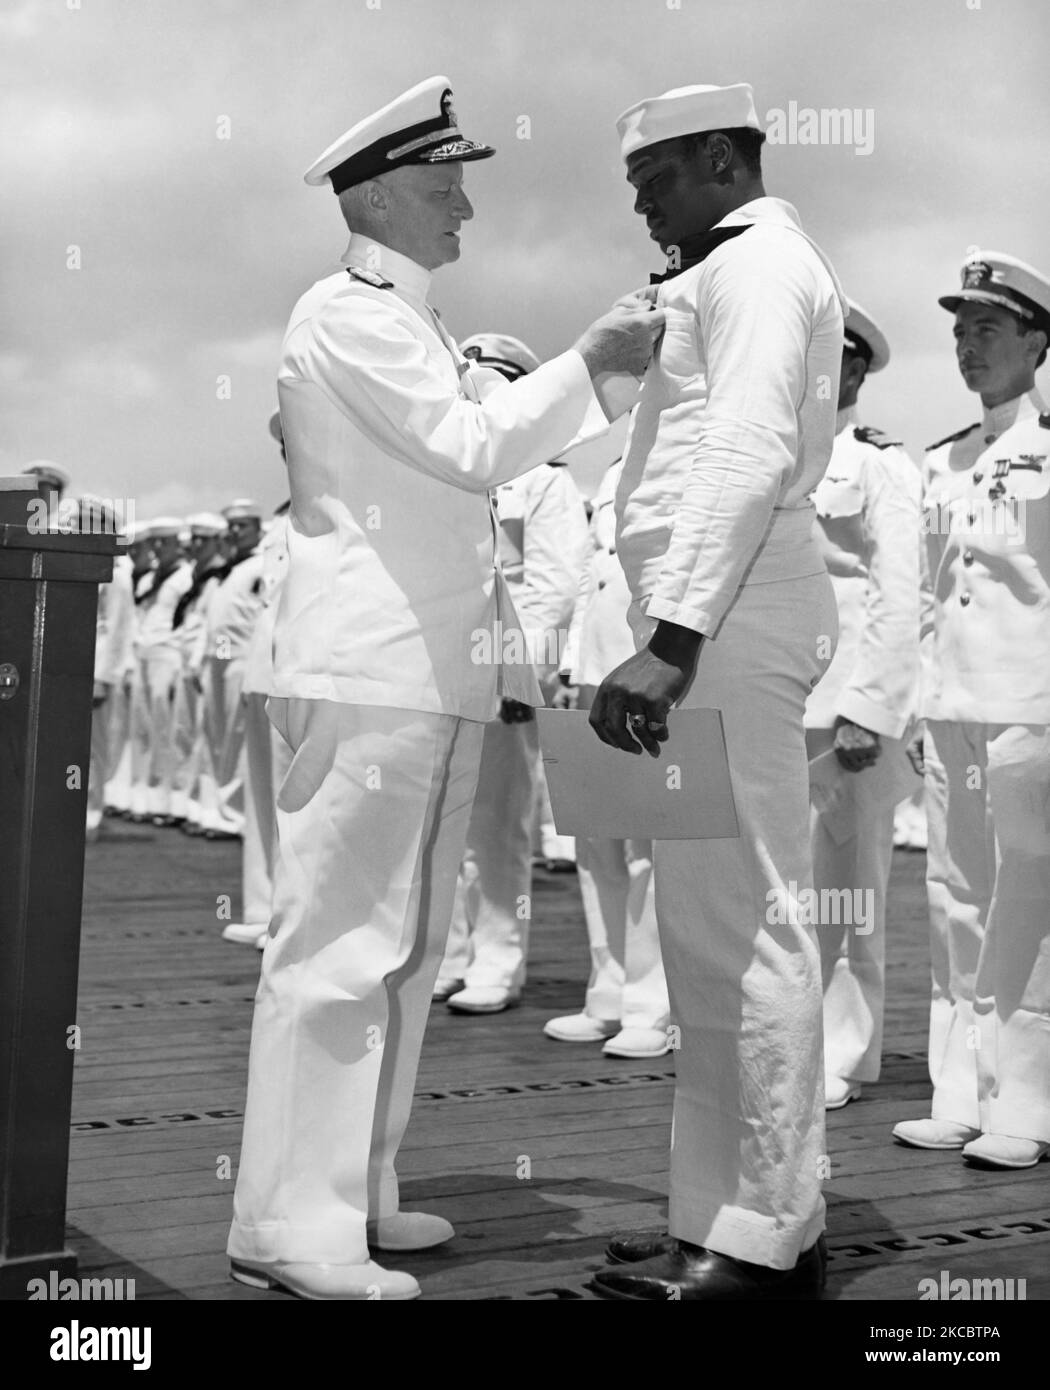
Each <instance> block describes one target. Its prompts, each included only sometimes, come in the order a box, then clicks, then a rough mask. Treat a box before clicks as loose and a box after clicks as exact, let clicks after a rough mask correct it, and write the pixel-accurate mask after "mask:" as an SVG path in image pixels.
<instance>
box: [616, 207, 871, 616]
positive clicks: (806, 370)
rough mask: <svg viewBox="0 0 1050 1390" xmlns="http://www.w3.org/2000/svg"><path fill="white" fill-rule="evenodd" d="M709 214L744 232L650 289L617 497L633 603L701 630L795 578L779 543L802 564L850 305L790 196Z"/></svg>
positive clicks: (830, 435)
mask: <svg viewBox="0 0 1050 1390" xmlns="http://www.w3.org/2000/svg"><path fill="white" fill-rule="evenodd" d="M718 225H719V226H720V227H729V226H736V225H745V226H746V227H747V230H746V231H744V232H743V233H741V234H740V235H737V236H734V237H733V238H732V239H731V240H728V241H725V242H723V243H722V244H721V245H720V246H718V247H717V248H716V249H715V250H714V251H712V252H711V253H710V254H709V255H708V256H707V258H706V259H705V260H703V261H701V262H700V264H699V265H696V266H693V267H692V268H691V269H689V270H686V271H684V272H683V273H682V274H680V275H677V276H675V277H674V278H673V279H671V280H668V281H665V282H664V283H663V284H662V285H661V286H660V290H659V295H658V298H657V304H658V306H659V307H661V308H663V309H664V311H665V314H666V328H665V332H664V336H663V340H662V342H661V343H660V346H659V349H658V352H657V354H656V357H655V358H654V359H653V362H652V363H651V364H650V367H649V371H648V373H647V374H646V378H645V381H644V384H643V387H642V394H641V397H640V400H639V403H638V407H637V410H636V411H635V415H634V419H633V421H632V427H631V432H630V436H629V438H628V441H627V447H626V453H625V460H624V470H623V476H622V478H621V480H620V487H619V492H618V494H617V500H616V507H617V515H618V518H619V527H618V539H617V551H618V553H619V557H620V561H621V563H622V564H623V567H624V571H625V573H626V575H627V579H628V583H629V585H630V588H631V593H632V595H633V597H634V599H635V601H636V602H640V603H642V604H643V605H644V607H645V611H646V613H647V614H648V616H649V618H650V619H665V620H667V621H669V622H672V623H677V624H679V625H680V626H682V627H688V628H692V629H693V630H694V631H696V632H701V633H703V634H704V635H705V636H707V637H712V636H714V635H715V634H716V633H717V630H718V627H719V625H720V623H721V622H722V619H723V617H724V616H725V614H726V612H727V610H728V609H729V607H730V605H731V604H732V602H733V598H734V596H735V595H736V593H737V591H738V589H739V588H740V586H741V584H743V583H745V582H756V581H758V580H760V579H761V578H763V577H770V575H771V574H775V576H776V577H778V578H783V579H786V578H791V577H792V574H791V572H790V559H786V558H785V554H786V555H787V556H790V555H791V554H793V553H797V554H798V556H799V561H800V563H803V564H804V566H806V573H808V572H809V567H811V564H812V554H811V551H810V549H809V547H808V546H807V545H806V541H807V539H808V537H809V536H810V534H811V531H812V520H813V516H814V513H813V507H812V504H811V503H810V502H809V501H808V500H807V496H808V494H809V493H810V492H812V490H813V488H814V487H815V486H816V484H817V483H818V482H819V480H820V478H821V476H822V475H823V473H824V470H825V468H826V467H827V463H828V459H829V458H830V456H831V446H832V441H833V439H834V435H835V416H836V402H837V399H838V380H839V371H840V368H841V364H842V325H843V317H842V315H843V304H844V302H845V301H844V297H843V295H842V291H841V289H840V287H839V285H838V281H837V280H836V278H835V274H834V271H833V270H832V269H831V267H830V265H829V264H828V262H827V260H826V259H825V258H824V256H823V253H822V252H820V251H819V249H818V248H817V247H815V246H814V244H813V243H812V242H811V241H810V240H809V238H808V237H806V235H805V234H804V233H803V232H802V229H801V227H800V225H799V221H798V214H797V213H796V212H795V209H794V208H793V207H791V205H790V204H789V203H785V202H782V201H781V200H780V199H779V198H756V199H754V200H753V201H752V202H750V203H747V204H745V205H744V206H743V207H741V208H738V209H737V210H736V211H735V212H733V213H730V214H729V215H728V216H727V217H725V218H723V220H722V222H720V223H719V224H718ZM771 527H772V528H773V530H772V531H771ZM760 551H762V552H763V554H764V556H765V557H766V562H767V563H766V564H765V565H764V564H763V558H762V556H759V552H760ZM756 557H758V561H757V564H756ZM774 560H775V561H776V567H775V568H774V569H772V570H770V572H769V574H767V568H768V564H769V562H771V561H774Z"/></svg>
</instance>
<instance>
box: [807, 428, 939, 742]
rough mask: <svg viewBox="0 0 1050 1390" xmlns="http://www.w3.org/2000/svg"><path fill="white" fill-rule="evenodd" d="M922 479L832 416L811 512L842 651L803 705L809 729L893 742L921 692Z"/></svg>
mask: <svg viewBox="0 0 1050 1390" xmlns="http://www.w3.org/2000/svg"><path fill="white" fill-rule="evenodd" d="M920 492H921V479H920V476H919V470H918V469H917V468H916V467H915V465H914V464H913V463H912V461H911V459H909V458H908V456H907V454H906V453H905V452H904V450H903V449H902V448H901V447H900V446H899V445H898V444H894V443H892V442H890V441H889V440H886V439H884V438H883V437H882V436H881V435H879V434H878V432H877V431H875V430H870V429H867V428H865V427H864V426H860V425H858V424H857V414H856V408H855V407H852V408H850V409H849V410H846V411H840V412H839V422H838V432H837V433H836V435H835V448H834V451H833V452H832V455H831V462H830V464H829V465H828V471H827V472H826V473H825V474H824V477H823V478H822V479H821V480H820V482H819V483H818V484H817V487H816V489H815V491H814V493H813V504H814V506H815V507H816V509H817V517H818V519H819V522H820V525H819V527H818V529H817V538H818V540H819V542H820V546H821V550H822V552H823V555H824V562H825V564H826V565H827V567H828V573H829V574H830V575H831V582H832V585H833V587H834V589H835V602H836V603H837V604H838V610H839V642H838V647H837V648H836V650H835V656H834V658H833V660H832V662H831V665H830V666H829V668H828V670H827V672H826V673H825V675H824V676H823V677H822V679H821V682H820V684H819V685H818V686H817V688H816V690H814V692H813V694H812V695H811V696H810V697H809V700H808V702H807V704H806V727H807V728H813V729H830V728H832V727H833V726H834V724H835V720H836V719H837V718H838V717H839V716H840V715H841V717H842V718H843V719H848V720H850V721H851V723H854V724H859V725H860V726H861V728H864V729H870V730H871V731H872V733H876V734H881V735H883V736H885V737H886V738H894V739H899V738H901V737H902V736H903V735H904V732H905V730H906V728H907V726H908V724H909V722H910V721H911V719H912V718H913V717H914V714H915V708H916V702H917V700H918V686H919V549H920V547H919V544H918V543H917V541H916V535H915V527H916V521H917V518H918V514H919V496H920Z"/></svg>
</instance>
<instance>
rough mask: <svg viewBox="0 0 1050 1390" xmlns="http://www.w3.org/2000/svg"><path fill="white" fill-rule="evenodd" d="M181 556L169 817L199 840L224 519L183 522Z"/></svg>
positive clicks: (203, 515) (210, 516) (212, 516)
mask: <svg viewBox="0 0 1050 1390" xmlns="http://www.w3.org/2000/svg"><path fill="white" fill-rule="evenodd" d="M186 529H187V532H188V537H189V539H188V543H187V551H188V557H189V560H190V562H191V564H192V566H193V569H192V581H193V582H192V583H191V584H190V587H189V588H188V589H187V590H186V592H185V593H184V594H183V595H182V597H181V598H180V599H179V601H178V603H177V604H176V605H175V615H174V617H173V619H172V627H173V629H174V631H175V634H176V637H177V639H178V642H179V646H180V648H181V651H182V670H181V673H180V678H179V682H178V685H177V687H176V692H175V709H174V714H173V718H174V722H175V730H174V739H175V754H176V765H175V778H174V781H173V784H172V806H171V811H172V815H173V817H174V819H175V822H176V824H178V825H180V826H181V827H182V828H183V829H184V830H186V831H187V833H190V834H200V833H201V831H202V830H203V826H202V825H201V811H200V801H199V796H198V793H199V779H200V775H201V770H202V758H203V757H204V755H205V752H206V748H205V740H204V718H203V700H202V692H203V681H202V672H203V668H204V655H205V644H206V641H207V613H208V602H209V600H210V598H211V595H212V592H213V590H214V588H215V585H216V584H217V583H218V580H219V576H220V574H222V573H223V571H224V569H225V565H226V557H225V555H224V554H223V549H222V546H223V540H224V538H225V536H226V534H227V525H226V519H225V517H222V516H220V515H219V514H218V512H195V513H194V514H193V516H189V517H187V518H186Z"/></svg>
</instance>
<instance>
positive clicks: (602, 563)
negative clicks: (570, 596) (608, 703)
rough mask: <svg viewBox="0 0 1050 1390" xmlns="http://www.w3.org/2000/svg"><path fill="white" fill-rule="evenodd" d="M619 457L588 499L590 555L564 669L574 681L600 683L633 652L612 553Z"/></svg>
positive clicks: (624, 593)
mask: <svg viewBox="0 0 1050 1390" xmlns="http://www.w3.org/2000/svg"><path fill="white" fill-rule="evenodd" d="M622 472H623V460H622V459H619V460H618V461H617V462H616V463H614V464H613V465H612V467H611V468H609V469H608V470H607V471H606V473H605V475H604V476H603V478H602V480H601V483H600V485H599V487H598V491H597V492H596V493H595V495H594V497H593V498H592V499H591V508H592V510H591V525H590V542H591V556H590V559H589V561H588V564H587V566H586V568H585V569H584V572H583V576H582V578H581V580H580V588H579V592H578V594H577V597H576V608H575V611H574V613H573V616H572V626H571V627H570V628H569V641H568V644H567V646H566V650H565V655H564V659H563V667H564V669H565V671H566V672H567V673H568V677H569V681H570V683H571V684H573V685H601V683H602V681H603V680H604V679H605V677H606V676H607V675H608V674H609V672H610V671H613V670H615V669H616V667H617V666H619V665H620V664H621V663H622V662H624V661H626V660H627V659H628V658H629V657H631V656H633V655H634V638H633V637H632V636H631V628H630V624H629V623H628V621H627V610H628V608H629V607H630V605H631V591H630V589H629V588H628V587H627V579H626V576H625V575H624V572H623V566H622V565H621V564H620V561H619V558H618V556H617V554H616V506H615V503H616V489H617V487H618V485H619V482H620V474H621V473H622Z"/></svg>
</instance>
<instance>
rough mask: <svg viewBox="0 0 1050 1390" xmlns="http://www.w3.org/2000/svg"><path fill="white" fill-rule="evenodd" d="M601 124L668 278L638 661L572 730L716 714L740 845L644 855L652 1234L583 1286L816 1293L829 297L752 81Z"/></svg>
mask: <svg viewBox="0 0 1050 1390" xmlns="http://www.w3.org/2000/svg"><path fill="white" fill-rule="evenodd" d="M618 129H619V133H620V137H621V141H622V154H623V157H624V159H625V161H626V164H627V178H628V181H629V183H630V184H631V185H632V187H633V189H634V190H635V194H636V198H635V211H636V212H638V213H640V214H642V215H644V216H645V218H646V222H647V223H648V226H649V230H650V234H651V236H652V237H653V239H654V240H656V241H657V242H658V243H659V244H660V246H661V247H662V248H663V249H664V251H665V252H666V253H667V255H668V260H669V267H668V270H669V274H668V277H666V278H665V279H664V282H663V283H662V284H661V285H660V288H659V291H658V292H657V299H656V302H657V304H658V306H659V307H661V308H662V309H663V310H664V315H665V332H664V337H663V340H662V342H661V344H660V347H659V350H658V353H657V356H656V358H654V361H653V364H652V366H651V368H650V370H649V372H648V374H647V376H646V379H645V384H644V386H643V389H642V396H641V399H640V401H639V404H638V408H637V410H636V412H635V416H634V420H633V422H632V429H631V434H630V438H629V440H628V443H627V448H626V453H625V460H624V469H623V476H622V478H621V480H620V487H619V491H618V494H617V499H616V505H617V514H618V521H619V526H618V538H617V553H618V555H619V558H620V561H621V563H622V565H623V567H624V572H625V574H626V575H627V580H628V583H629V585H630V589H631V596H632V600H633V603H632V607H631V610H630V618H631V623H632V627H633V629H634V633H635V639H636V643H637V646H638V651H637V653H636V655H635V656H633V657H631V658H630V659H629V660H628V661H626V662H624V663H623V664H622V665H620V666H618V667H617V668H616V669H615V670H614V671H613V672H611V673H610V674H609V675H608V676H606V678H605V680H604V681H603V682H602V684H601V686H600V687H599V689H598V693H597V695H596V696H595V701H594V705H593V706H592V709H591V713H590V722H591V725H592V727H593V728H594V729H595V731H596V733H597V734H598V735H599V737H601V738H602V739H603V741H604V742H606V743H608V744H611V745H612V746H614V747H617V748H622V749H623V750H624V751H629V752H634V753H635V754H641V753H643V751H644V752H648V753H650V754H652V755H653V756H657V755H659V753H660V751H661V748H660V744H661V742H662V741H663V740H665V739H666V738H667V725H666V722H665V721H666V716H667V713H668V710H669V709H670V707H671V705H672V704H675V703H678V704H682V705H684V706H686V707H692V706H710V707H714V708H716V709H720V710H721V711H722V715H723V719H724V725H725V738H726V748H727V752H728V756H729V767H730V773H731V776H732V785H733V793H734V797H735V801H736V808H737V815H738V819H739V823H740V833H739V837H738V838H735V839H725V840H663V841H661V840H657V841H656V842H655V843H654V873H655V880H656V913H657V921H658V923H659V929H660V940H661V945H662V947H663V957H664V966H665V969H666V972H667V982H668V987H669V992H670V1003H671V1016H672V1018H673V1019H674V1022H675V1024H676V1025H677V1027H678V1028H679V1029H680V1050H679V1052H678V1055H677V1059H676V1063H675V1067H676V1083H675V1105H674V1131H673V1135H674V1137H673V1141H672V1147H671V1176H670V1238H668V1237H662V1238H650V1239H640V1240H634V1239H628V1240H624V1241H617V1242H614V1243H613V1246H611V1247H610V1255H611V1256H612V1257H613V1258H618V1259H620V1260H626V1261H630V1262H632V1263H630V1264H626V1265H623V1266H621V1268H620V1269H618V1270H615V1269H614V1270H606V1271H603V1272H601V1273H600V1274H598V1275H597V1276H596V1279H595V1284H596V1287H597V1288H598V1289H599V1290H600V1292H601V1293H602V1294H604V1295H608V1296H611V1297H615V1298H625V1299H650V1300H658V1301H660V1300H669V1299H679V1298H681V1299H692V1300H708V1299H714V1300H718V1299H726V1298H733V1299H756V1300H757V1299H763V1298H768V1297H791V1298H815V1297H818V1296H819V1290H820V1287H821V1285H822V1282H823V1250H822V1246H821V1243H820V1235H821V1232H822V1230H823V1227H824V1202H823V1198H822V1196H821V1191H820V1173H821V1159H822V1155H823V1154H824V1152H825V1148H824V1076H823V1065H822V1057H821V987H820V957H819V951H818V947H817V943H816V939H815V937H814V934H813V931H812V928H810V927H808V926H806V925H804V924H803V922H802V921H801V920H800V914H799V913H798V911H797V899H796V897H795V894H796V892H797V891H798V890H799V889H801V890H805V889H807V888H809V887H810V886H811V880H812V867H811V862H810V852H809V842H808V835H807V821H808V805H809V797H808V775H807V760H806V747H805V735H804V730H803V712H804V708H805V701H806V697H807V696H808V694H809V692H810V690H811V688H812V687H813V686H814V685H815V684H816V682H817V681H818V680H819V678H820V675H821V673H822V671H823V669H824V667H825V665H826V660H827V655H828V653H829V649H830V648H831V647H833V644H834V640H835V635H836V631H837V617H836V612H835V599H834V594H833V591H832V588H831V581H830V580H829V578H828V575H827V571H826V569H825V567H824V562H823V559H822V557H821V554H820V551H819V549H818V547H817V545H816V542H815V540H814V536H813V528H814V510H813V506H812V503H811V502H809V501H808V500H807V499H808V496H809V494H810V493H811V492H812V491H813V489H814V487H815V486H816V484H817V483H818V482H819V480H820V478H821V476H822V475H823V473H824V470H825V469H826V467H827V464H828V460H829V458H830V456H831V448H832V442H833V440H834V435H835V415H836V404H837V398H838V380H839V371H840V367H841V360H842V341H843V339H842V334H843V312H844V298H843V295H842V291H841V289H840V287H839V285H838V281H837V280H836V278H835V275H834V272H833V271H832V269H831V267H830V265H829V264H828V262H827V260H826V258H825V257H824V255H823V254H822V253H821V252H820V250H819V249H818V248H817V247H816V246H815V245H814V244H813V242H812V241H811V240H810V239H809V238H808V237H807V236H806V234H805V232H803V230H802V227H801V225H800V223H799V218H798V214H797V212H796V211H795V209H794V208H793V207H792V206H791V205H790V204H788V203H785V202H783V201H781V200H780V199H778V198H769V197H767V196H766V195H765V191H764V189H763V185H762V176H761V165H760V158H761V156H760V148H761V142H762V140H763V138H764V137H763V134H762V131H761V127H760V126H759V122H758V119H757V116H756V114H755V107H754V100H753V97H752V92H751V88H750V87H749V86H747V85H746V84H737V85H735V86H731V87H724V88H720V87H706V86H704V87H685V88H680V89H678V90H676V91H672V92H667V93H665V94H664V95H663V96H660V97H656V98H654V99H652V100H647V101H642V102H640V103H639V104H638V105H636V106H633V107H631V108H630V109H629V110H628V111H625V112H624V113H623V115H622V116H621V117H620V119H619V122H618ZM636 739H637V741H636ZM669 751H670V752H671V754H672V756H673V751H674V736H673V735H672V736H671V743H670V745H669ZM684 752H685V750H683V754H684ZM629 771H630V769H629V767H625V775H629ZM669 794H673V793H669ZM796 885H797V888H796Z"/></svg>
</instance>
